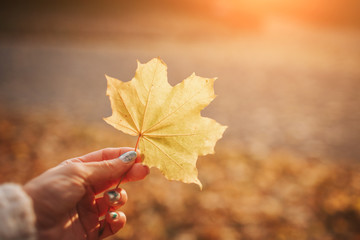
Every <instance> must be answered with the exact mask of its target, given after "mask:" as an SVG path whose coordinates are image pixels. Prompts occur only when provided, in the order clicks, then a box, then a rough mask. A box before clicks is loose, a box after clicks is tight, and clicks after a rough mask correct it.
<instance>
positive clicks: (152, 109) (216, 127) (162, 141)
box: [104, 58, 226, 188]
mask: <svg viewBox="0 0 360 240" xmlns="http://www.w3.org/2000/svg"><path fill="white" fill-rule="evenodd" d="M106 78H107V81H108V88H107V92H106V94H107V95H108V96H109V98H110V102H111V108H112V111H113V112H112V115H111V116H110V117H108V118H105V119H104V120H105V121H106V122H107V123H108V124H110V125H112V126H113V127H115V128H116V129H118V130H121V131H122V132H124V133H127V134H130V135H133V136H138V141H137V143H136V147H135V148H137V147H139V149H140V150H141V153H142V154H143V155H144V162H143V163H144V164H146V165H148V166H149V167H157V168H159V169H160V171H161V172H162V173H163V174H164V176H165V177H166V178H167V179H169V180H179V181H183V182H185V183H196V184H198V185H199V186H200V188H201V187H202V185H201V183H200V181H199V179H198V177H197V176H198V172H197V169H196V161H197V158H198V156H199V155H206V154H209V153H214V147H215V143H216V141H217V140H218V139H220V138H221V137H222V134H223V132H224V131H225V129H226V126H221V125H220V124H219V123H217V122H216V121H214V120H212V119H210V118H205V117H202V116H201V115H200V111H201V110H202V109H203V108H204V107H206V106H207V105H208V104H209V103H210V102H211V101H212V100H213V99H214V98H215V95H214V90H213V85H214V81H215V79H214V78H212V79H211V78H202V77H199V76H196V75H195V74H194V73H193V74H192V75H191V76H190V77H188V78H186V79H185V80H184V81H183V82H181V83H179V84H177V85H176V86H174V87H172V86H171V85H170V84H169V83H168V81H167V66H166V64H165V63H164V62H163V61H162V60H161V59H160V58H154V59H152V60H151V61H149V62H148V63H146V64H141V63H140V62H138V68H137V70H136V74H135V77H134V78H133V79H132V80H131V81H129V82H122V81H120V80H117V79H115V78H112V77H109V76H106Z"/></svg>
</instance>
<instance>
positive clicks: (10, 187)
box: [0, 183, 36, 240]
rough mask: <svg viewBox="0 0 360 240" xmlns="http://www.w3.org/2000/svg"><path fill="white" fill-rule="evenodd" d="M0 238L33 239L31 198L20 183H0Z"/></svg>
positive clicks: (33, 224) (34, 232) (33, 223)
mask: <svg viewBox="0 0 360 240" xmlns="http://www.w3.org/2000/svg"><path fill="white" fill-rule="evenodd" d="M0 222H1V224H0V239H1V240H20V239H21V240H35V239H36V228H35V213H34V209H33V203H32V200H31V198H30V197H29V196H28V195H27V194H26V193H25V192H24V190H23V188H22V187H21V186H20V185H17V184H14V183H6V184H1V185H0Z"/></svg>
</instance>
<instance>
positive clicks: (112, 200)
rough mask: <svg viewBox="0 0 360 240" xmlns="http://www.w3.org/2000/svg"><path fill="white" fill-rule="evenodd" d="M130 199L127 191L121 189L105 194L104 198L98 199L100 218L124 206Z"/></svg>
mask: <svg viewBox="0 0 360 240" xmlns="http://www.w3.org/2000/svg"><path fill="white" fill-rule="evenodd" d="M127 199H128V197H127V194H126V191H125V190H124V189H121V188H117V189H114V190H109V191H106V192H105V193H104V197H101V198H98V199H96V204H97V207H98V214H99V216H104V215H105V214H106V213H107V212H108V211H109V209H110V211H114V210H117V209H119V208H120V207H121V206H123V205H124V204H125V203H126V201H127Z"/></svg>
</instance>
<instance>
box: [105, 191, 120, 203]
mask: <svg viewBox="0 0 360 240" xmlns="http://www.w3.org/2000/svg"><path fill="white" fill-rule="evenodd" d="M107 194H108V196H109V200H110V201H117V200H119V199H120V193H118V192H117V191H115V190H112V191H108V192H107Z"/></svg>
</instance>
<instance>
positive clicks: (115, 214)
mask: <svg viewBox="0 0 360 240" xmlns="http://www.w3.org/2000/svg"><path fill="white" fill-rule="evenodd" d="M109 215H110V217H111V218H112V219H115V218H117V217H118V216H119V214H117V213H116V212H109Z"/></svg>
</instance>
